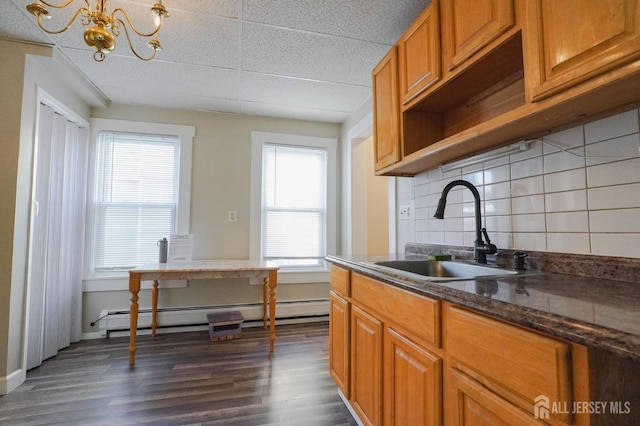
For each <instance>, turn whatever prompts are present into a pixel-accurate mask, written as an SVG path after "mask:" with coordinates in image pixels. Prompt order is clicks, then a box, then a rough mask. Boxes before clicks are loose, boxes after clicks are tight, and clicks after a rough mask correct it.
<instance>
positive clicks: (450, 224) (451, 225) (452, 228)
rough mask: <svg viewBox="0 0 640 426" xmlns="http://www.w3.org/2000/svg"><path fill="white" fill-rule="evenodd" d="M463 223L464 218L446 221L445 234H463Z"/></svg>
mask: <svg viewBox="0 0 640 426" xmlns="http://www.w3.org/2000/svg"><path fill="white" fill-rule="evenodd" d="M463 230H464V228H463V221H462V217H452V218H445V219H444V232H445V233H446V232H462V231H463Z"/></svg>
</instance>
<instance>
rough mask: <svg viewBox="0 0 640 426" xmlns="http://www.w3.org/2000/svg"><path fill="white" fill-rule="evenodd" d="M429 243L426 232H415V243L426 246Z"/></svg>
mask: <svg viewBox="0 0 640 426" xmlns="http://www.w3.org/2000/svg"><path fill="white" fill-rule="evenodd" d="M443 238H444V236H443ZM430 242H431V241H429V234H428V233H427V232H416V243H422V244H428V243H430Z"/></svg>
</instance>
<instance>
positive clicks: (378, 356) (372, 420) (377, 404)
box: [350, 306, 382, 425]
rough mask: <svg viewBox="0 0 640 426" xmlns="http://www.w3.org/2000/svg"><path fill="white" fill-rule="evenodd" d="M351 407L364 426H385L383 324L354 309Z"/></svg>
mask: <svg viewBox="0 0 640 426" xmlns="http://www.w3.org/2000/svg"><path fill="white" fill-rule="evenodd" d="M350 401H351V405H352V407H353V409H354V410H355V412H356V413H357V414H358V417H360V420H362V422H364V424H365V425H380V424H382V322H380V321H378V320H377V319H376V318H374V317H372V316H371V315H369V314H367V313H366V312H365V311H363V310H362V309H359V308H358V307H357V306H353V307H352V309H351V400H350Z"/></svg>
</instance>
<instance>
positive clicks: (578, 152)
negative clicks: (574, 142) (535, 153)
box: [544, 147, 585, 173]
mask: <svg viewBox="0 0 640 426" xmlns="http://www.w3.org/2000/svg"><path fill="white" fill-rule="evenodd" d="M584 166H585V159H584V147H579V148H573V149H571V150H569V151H564V152H555V153H553V154H548V155H545V156H544V172H545V173H553V172H561V171H564V170H571V169H579V168H583V167H584Z"/></svg>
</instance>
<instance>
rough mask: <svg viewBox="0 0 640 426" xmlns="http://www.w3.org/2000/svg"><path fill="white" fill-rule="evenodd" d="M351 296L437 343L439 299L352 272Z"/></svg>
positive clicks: (438, 344)
mask: <svg viewBox="0 0 640 426" xmlns="http://www.w3.org/2000/svg"><path fill="white" fill-rule="evenodd" d="M351 297H352V300H353V301H354V302H357V303H359V304H360V305H362V306H365V307H367V308H368V309H369V310H370V311H372V312H375V313H377V314H379V315H380V316H382V317H383V318H388V319H389V320H390V321H391V322H393V323H395V324H396V325H397V326H399V327H400V328H401V329H402V331H404V332H406V333H408V334H410V335H411V336H412V337H414V338H417V339H421V340H422V341H424V342H428V343H431V344H433V345H436V346H438V347H439V346H440V302H439V301H438V300H435V299H430V298H428V297H425V296H421V295H418V294H415V293H411V292H409V291H406V290H402V289H400V288H397V287H393V286H390V285H387V284H383V283H381V282H379V281H376V280H374V279H371V278H367V277H365V276H363V275H359V274H353V276H352V280H351Z"/></svg>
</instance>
